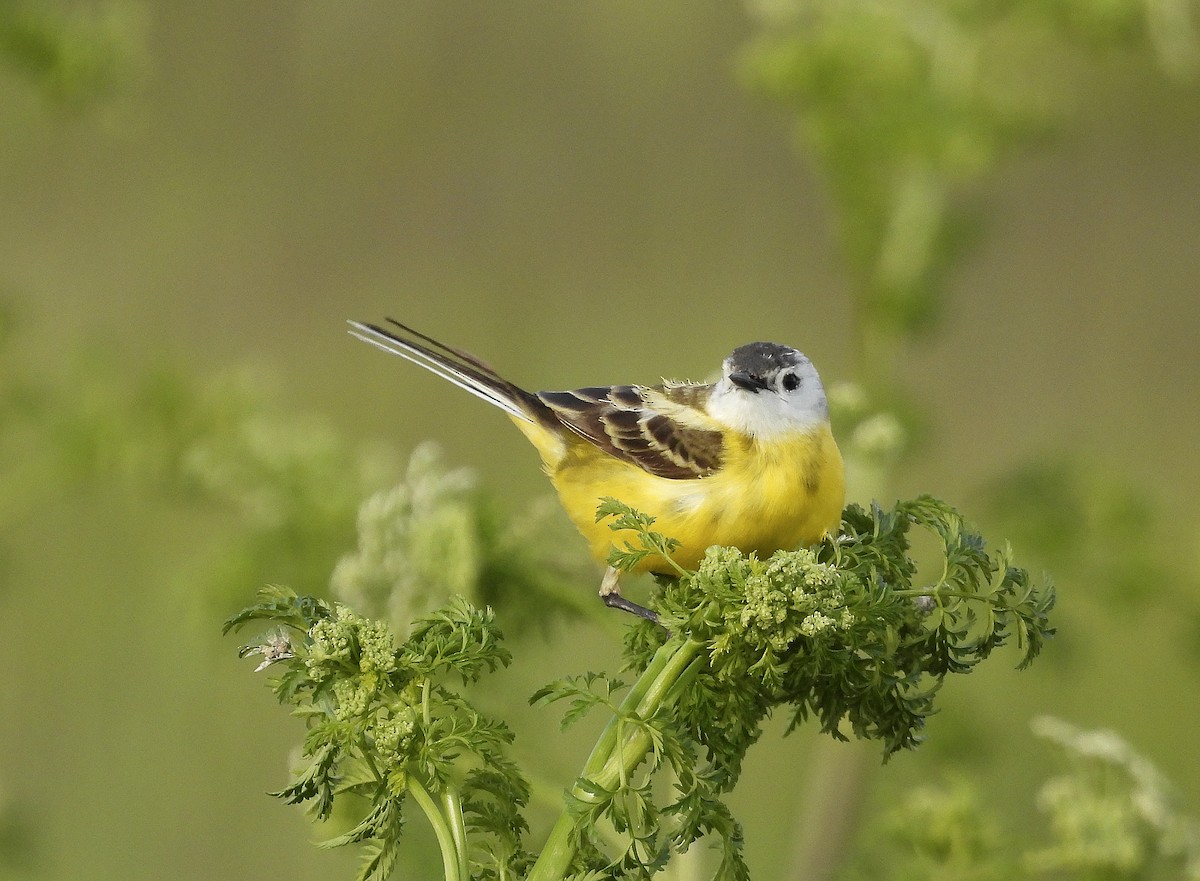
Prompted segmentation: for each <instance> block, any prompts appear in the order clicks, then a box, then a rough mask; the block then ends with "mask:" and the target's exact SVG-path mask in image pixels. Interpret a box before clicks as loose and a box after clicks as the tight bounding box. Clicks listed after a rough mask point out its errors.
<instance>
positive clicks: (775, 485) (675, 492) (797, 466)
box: [526, 425, 845, 572]
mask: <svg viewBox="0 0 1200 881" xmlns="http://www.w3.org/2000/svg"><path fill="white" fill-rule="evenodd" d="M526 434H529V432H528V431H526ZM531 440H534V442H535V445H537V446H538V448H539V451H540V452H542V454H543V455H542V458H543V461H544V462H545V463H546V466H547V467H546V470H547V472H548V473H549V474H550V478H551V480H552V481H553V483H554V487H555V489H557V490H558V494H559V497H560V499H561V501H562V504H563V507H564V508H566V511H567V514H568V515H569V516H570V518H571V520H572V521H573V522H574V523H575V526H576V527H577V528H578V529H579V531H580V532H581V533H583V536H584V537H585V538H586V539H587V541H588V543H589V545H590V546H591V550H592V554H593V556H595V557H596V559H597V560H599V561H601V562H604V561H605V560H606V559H607V557H608V553H609V549H610V547H611V546H612V544H613V543H614V542H618V543H619V542H623V541H625V540H626V539H632V538H633V536H632V535H624V534H621V533H614V532H613V531H612V530H611V529H609V528H608V526H607V524H606V523H596V506H597V505H598V504H599V503H600V499H601V498H604V497H606V496H611V497H613V498H616V499H619V500H620V501H622V502H624V503H625V504H627V505H630V506H631V507H633V508H636V509H637V510H639V511H641V512H643V513H645V514H649V515H651V516H653V517H654V518H655V521H656V522H655V524H654V529H655V530H656V531H658V532H661V533H662V534H664V535H666V536H669V537H671V538H674V539H676V540H678V541H679V542H680V543H681V545H680V547H679V549H678V550H677V551H676V552H675V553H674V554H673V555H672V556H673V557H674V558H675V561H676V562H677V563H678V564H680V565H681V566H683V567H685V568H688V569H692V568H695V567H696V565H697V564H698V563H699V561H700V559H701V558H702V557H703V556H704V552H705V551H706V550H707V549H708V548H709V547H710V546H711V545H728V546H732V547H736V548H739V549H741V550H742V551H745V552H747V553H748V552H751V551H753V552H756V553H757V554H758V555H759V557H760V558H761V557H765V556H767V555H769V554H771V553H773V552H774V551H777V550H779V549H780V548H795V547H799V546H801V545H807V544H813V543H815V542H817V541H819V540H820V539H821V537H822V536H823V535H825V534H826V533H828V532H831V531H833V530H834V529H836V528H837V526H838V523H839V522H840V520H841V514H842V506H843V504H844V501H845V482H844V474H843V467H842V457H841V453H840V452H839V451H838V448H837V444H836V443H835V442H834V440H833V435H832V434H831V433H830V431H829V427H828V426H827V425H825V426H822V427H821V428H820V429H818V430H816V431H814V432H805V433H796V434H794V435H787V436H784V437H782V438H773V439H771V440H770V441H766V442H760V441H757V440H755V439H754V438H752V437H749V436H745V435H738V434H732V435H730V434H727V435H726V438H725V450H724V458H723V462H722V467H721V468H720V469H719V470H718V471H717V472H715V473H714V474H711V475H709V476H707V477H702V478H697V479H694V480H672V479H668V478H664V477H656V476H655V475H653V474H649V473H647V472H646V471H643V470H642V469H641V468H638V467H637V466H636V465H632V464H630V463H628V462H623V461H621V460H619V459H616V458H614V457H612V456H611V455H609V454H607V453H605V452H603V451H601V450H599V449H597V448H596V447H595V446H593V445H592V444H590V443H588V442H586V441H583V440H582V439H581V440H580V441H579V442H578V443H572V442H570V441H569V440H568V442H567V444H566V448H565V449H564V448H563V447H562V446H561V439H560V438H555V439H554V440H555V441H556V442H557V443H556V444H555V449H554V450H553V455H550V456H548V455H546V454H547V453H548V452H551V451H550V450H545V449H543V446H544V444H542V443H538V442H537V440H535V439H534V438H532V437H531ZM545 440H546V442H549V440H550V439H549V438H547V439H545ZM639 569H640V570H643V571H651V572H671V571H673V570H672V569H671V568H670V567H669V566H668V565H667V563H666V562H665V561H664V560H662V559H661V558H659V557H650V558H647V559H646V560H645V561H644V562H643V564H642V565H641V566H640V567H639Z"/></svg>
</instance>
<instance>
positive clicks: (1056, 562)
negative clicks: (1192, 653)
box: [982, 455, 1195, 611]
mask: <svg viewBox="0 0 1200 881" xmlns="http://www.w3.org/2000/svg"><path fill="white" fill-rule="evenodd" d="M982 495H983V499H984V509H985V511H986V513H987V515H988V519H989V522H991V523H994V524H995V525H996V528H999V529H1003V530H1004V533H1005V535H1008V536H1009V537H1010V538H1011V540H1012V541H1013V542H1015V543H1016V544H1017V545H1018V546H1020V547H1021V548H1022V549H1023V550H1024V551H1025V552H1026V553H1029V554H1032V555H1034V556H1035V557H1036V558H1037V559H1038V560H1039V561H1040V562H1042V563H1044V564H1045V565H1046V566H1048V567H1050V568H1052V569H1053V570H1054V571H1055V572H1058V573H1070V575H1071V578H1072V580H1073V581H1076V582H1078V583H1079V584H1081V585H1087V589H1088V592H1089V593H1091V594H1094V595H1096V596H1097V597H1098V598H1099V599H1100V600H1101V601H1102V603H1103V605H1105V606H1108V607H1110V608H1114V609H1120V610H1123V611H1127V610H1129V609H1136V608H1138V607H1144V606H1145V605H1146V604H1147V601H1148V600H1150V598H1151V597H1152V596H1154V595H1157V597H1158V598H1159V599H1165V598H1166V595H1165V594H1164V592H1166V593H1172V592H1177V593H1178V595H1179V596H1177V597H1176V598H1177V599H1178V598H1182V597H1183V596H1187V595H1190V594H1193V593H1194V590H1191V589H1189V588H1194V586H1195V578H1194V577H1193V576H1191V575H1190V574H1189V573H1187V572H1186V571H1181V570H1184V569H1185V568H1186V567H1183V566H1179V565H1178V563H1177V562H1176V563H1173V562H1172V561H1175V560H1177V558H1176V556H1175V555H1173V554H1171V553H1169V549H1170V546H1171V544H1172V543H1173V542H1174V541H1175V540H1177V539H1176V537H1172V536H1170V535H1168V534H1167V533H1166V532H1165V531H1164V530H1163V529H1162V526H1161V523H1160V522H1159V517H1158V512H1157V511H1156V509H1155V507H1154V505H1153V504H1152V502H1151V500H1150V498H1149V497H1148V496H1147V494H1146V492H1145V491H1144V490H1143V489H1141V488H1140V487H1137V486H1135V485H1134V484H1133V482H1132V481H1131V480H1129V479H1126V478H1124V477H1123V476H1122V475H1120V474H1114V473H1113V471H1112V470H1111V469H1108V468H1103V467H1100V466H1098V465H1096V464H1094V463H1091V462H1088V461H1085V460H1083V459H1081V458H1079V457H1077V456H1063V455H1059V456H1055V457H1041V458H1038V459H1036V460H1034V461H1030V462H1027V463H1025V464H1023V465H1020V466H1018V467H1016V468H1015V469H1013V470H1012V471H1011V472H1009V473H1007V474H1005V475H1004V476H1003V477H1000V478H996V479H994V480H992V481H991V482H990V483H989V484H988V485H987V486H985V487H984V488H983V493H982Z"/></svg>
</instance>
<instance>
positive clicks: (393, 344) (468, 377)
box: [349, 318, 546, 423]
mask: <svg viewBox="0 0 1200 881" xmlns="http://www.w3.org/2000/svg"><path fill="white" fill-rule="evenodd" d="M386 321H387V322H388V323H389V324H391V325H393V326H394V327H396V328H397V329H398V330H397V331H393V330H387V329H385V328H382V327H380V326H378V325H376V324H364V323H362V322H359V321H351V322H349V324H350V327H351V328H353V329H352V330H351V331H350V334H351V336H355V337H358V338H359V339H360V340H362V341H363V342H367V343H370V344H371V345H373V346H377V347H379V348H380V349H383V350H384V351H385V352H391V353H392V354H393V355H399V356H400V357H401V358H404V359H406V360H408V361H411V362H412V363H413V364H416V365H418V366H419V367H424V368H425V369H426V370H428V371H430V372H431V373H436V374H437V375H438V376H440V377H441V378H442V379H445V380H447V381H448V382H452V383H454V384H455V385H456V386H458V387H459V388H461V389H465V390H466V391H468V392H470V393H471V394H473V395H475V397H477V398H482V399H483V400H485V401H487V402H488V403H489V404H492V405H493V406H496V407H499V408H500V409H501V410H503V411H504V412H505V413H507V414H508V415H509V416H512V417H514V418H516V419H521V420H524V421H525V422H535V423H536V422H544V421H545V418H544V416H543V411H545V410H546V405H545V404H543V403H542V402H541V401H539V400H538V399H537V397H536V396H534V395H532V394H530V393H529V392H527V391H525V390H524V389H522V388H520V387H519V386H516V385H513V384H512V383H511V382H509V381H508V380H507V379H505V378H504V377H502V376H500V374H498V373H497V372H496V371H495V370H493V369H492V368H491V367H489V366H488V365H487V364H486V363H485V362H483V361H481V360H480V359H478V358H476V357H475V356H474V355H472V354H470V353H469V352H464V351H462V350H460V349H455V348H451V347H450V346H447V345H446V344H445V343H439V342H438V341H437V340H435V339H433V338H432V337H428V336H426V335H425V334H423V333H420V332H419V331H416V330H413V329H412V328H411V327H407V326H406V325H403V324H401V323H400V322H399V321H396V320H395V319H394V318H388V319H386Z"/></svg>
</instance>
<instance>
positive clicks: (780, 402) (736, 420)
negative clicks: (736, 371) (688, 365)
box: [708, 374, 828, 438]
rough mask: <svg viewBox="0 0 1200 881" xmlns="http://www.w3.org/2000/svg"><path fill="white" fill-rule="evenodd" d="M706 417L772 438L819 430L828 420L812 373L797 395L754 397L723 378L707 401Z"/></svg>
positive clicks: (762, 394) (745, 431)
mask: <svg viewBox="0 0 1200 881" xmlns="http://www.w3.org/2000/svg"><path fill="white" fill-rule="evenodd" d="M708 415H709V416H711V417H712V418H713V419H715V420H716V421H717V422H720V423H721V424H722V425H724V426H726V427H728V428H731V429H733V430H734V431H738V432H740V433H742V434H748V435H752V436H753V437H759V438H772V437H780V436H782V435H786V434H794V433H795V432H797V431H812V430H814V429H817V428H819V427H820V426H821V425H823V424H824V423H825V421H826V419H827V416H828V407H827V404H826V403H825V393H824V391H823V390H822V389H821V384H820V380H818V379H817V378H816V376H815V374H814V375H813V376H811V377H808V376H806V377H804V387H803V388H802V389H801V390H800V393H799V394H797V395H786V394H780V393H778V392H774V391H769V390H766V391H761V392H758V393H757V394H755V393H753V392H749V391H746V390H745V389H740V388H738V387H737V386H735V385H733V384H732V383H731V382H729V380H728V379H722V380H721V381H720V382H718V383H717V385H716V387H715V388H714V389H713V392H712V395H711V396H710V397H709V399H708Z"/></svg>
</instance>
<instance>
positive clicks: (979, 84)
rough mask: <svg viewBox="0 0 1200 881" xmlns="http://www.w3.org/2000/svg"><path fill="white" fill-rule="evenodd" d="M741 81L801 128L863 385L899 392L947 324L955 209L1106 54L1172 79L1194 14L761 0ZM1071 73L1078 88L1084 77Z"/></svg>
mask: <svg viewBox="0 0 1200 881" xmlns="http://www.w3.org/2000/svg"><path fill="white" fill-rule="evenodd" d="M750 7H751V9H752V11H753V13H754V14H755V15H756V17H757V20H758V22H759V24H760V33H759V35H758V36H756V37H755V39H754V40H753V41H752V42H751V43H750V45H749V46H748V47H747V48H746V50H745V51H744V53H743V57H742V70H743V75H744V78H745V80H746V81H747V83H748V84H749V85H750V87H751V88H752V89H754V90H755V91H757V92H759V93H761V94H763V95H765V96H767V97H769V98H771V99H773V100H774V101H776V102H778V103H779V104H781V105H782V106H784V107H785V108H787V109H788V111H789V112H790V113H791V114H792V116H793V119H794V122H795V128H796V137H797V142H798V144H799V145H800V149H801V152H802V153H803V154H805V155H806V156H807V157H809V158H810V160H811V163H812V165H813V166H814V168H815V169H816V171H817V172H818V174H820V175H821V176H822V177H823V179H824V181H825V183H826V186H827V188H828V194H829V200H830V208H831V211H832V213H833V215H834V217H835V220H836V224H837V228H838V231H839V236H840V239H841V242H842V250H843V254H844V257H845V260H846V265H847V268H848V269H849V271H850V274H851V278H852V281H853V285H852V289H851V293H852V296H853V300H854V304H855V307H856V310H855V315H854V318H855V329H856V333H857V335H858V339H857V343H858V351H857V356H858V365H857V366H858V379H859V380H860V381H861V382H863V383H864V384H865V385H866V386H867V388H868V390H870V391H872V392H877V391H878V390H879V388H881V387H886V386H887V385H889V384H890V383H891V382H892V381H893V379H892V378H893V376H894V370H895V367H896V366H897V365H896V363H895V360H896V355H897V352H898V350H899V349H900V347H901V345H902V344H903V342H904V340H905V339H906V338H908V337H911V336H912V335H913V334H914V333H915V332H917V331H918V330H920V329H922V328H923V327H926V326H927V325H928V324H929V323H930V321H931V320H932V319H933V317H934V316H935V315H936V314H937V312H938V303H939V301H940V298H941V291H942V287H943V284H944V281H945V279H946V276H947V270H948V269H949V268H950V267H951V265H952V264H953V262H954V260H955V259H956V258H957V257H958V255H959V253H960V250H961V247H962V245H963V243H964V240H965V237H966V235H967V231H968V228H969V224H968V223H966V216H965V213H964V211H963V208H962V205H961V200H959V199H958V197H959V196H960V195H961V194H963V193H964V192H966V191H967V190H968V188H969V185H970V184H973V183H975V182H977V181H979V180H980V179H981V178H982V177H983V176H984V175H986V174H987V173H989V172H991V171H992V170H993V169H995V167H996V166H997V164H998V163H999V161H1000V160H1001V158H1002V157H1003V156H1004V155H1005V154H1006V153H1007V152H1008V151H1009V150H1011V149H1012V148H1013V147H1014V146H1016V145H1018V144H1021V143H1025V142H1029V141H1031V140H1034V139H1037V138H1040V137H1043V136H1044V134H1045V133H1046V132H1048V131H1049V130H1050V129H1051V128H1052V127H1053V126H1054V125H1055V124H1056V122H1057V119H1058V116H1059V115H1060V114H1061V107H1062V105H1063V104H1064V103H1065V97H1066V96H1065V94H1064V93H1066V92H1068V91H1069V90H1070V85H1069V84H1070V83H1072V82H1073V81H1074V79H1077V78H1081V74H1080V72H1081V71H1082V70H1084V69H1086V65H1087V63H1088V62H1089V61H1092V60H1094V59H1095V58H1096V57H1097V56H1099V55H1100V54H1101V53H1102V52H1105V51H1110V50H1118V49H1121V50H1137V49H1143V50H1145V49H1148V50H1149V51H1150V52H1152V53H1153V54H1154V55H1155V56H1156V57H1157V58H1158V59H1159V61H1160V63H1161V66H1162V67H1163V68H1164V69H1165V70H1166V71H1167V72H1168V74H1170V75H1172V76H1177V77H1183V76H1187V75H1191V74H1193V73H1194V72H1195V70H1196V69H1197V61H1198V60H1200V53H1198V50H1197V46H1198V43H1197V39H1196V34H1195V31H1194V29H1193V27H1192V23H1191V15H1192V13H1193V10H1194V6H1193V4H1192V2H1191V0H1104V2H1097V0H1004V2H998V3H997V2H992V0H898V2H887V3H881V2H877V0H751V3H750ZM1073 75H1074V76H1073Z"/></svg>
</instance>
